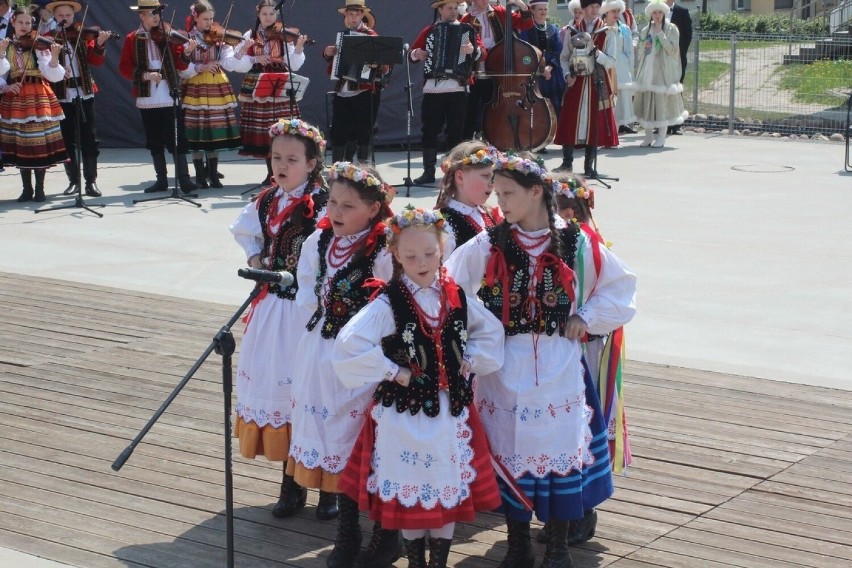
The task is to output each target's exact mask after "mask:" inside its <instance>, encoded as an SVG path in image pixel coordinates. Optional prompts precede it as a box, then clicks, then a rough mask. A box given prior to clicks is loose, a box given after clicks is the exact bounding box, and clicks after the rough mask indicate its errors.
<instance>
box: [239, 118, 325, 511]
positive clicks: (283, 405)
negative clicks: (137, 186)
mask: <svg viewBox="0 0 852 568" xmlns="http://www.w3.org/2000/svg"><path fill="white" fill-rule="evenodd" d="M269 136H270V139H271V140H272V143H271V147H272V165H273V169H274V171H275V175H274V176H273V178H272V181H273V185H272V187H270V188H268V189H266V190H264V191H263V192H262V193H261V194H260V195H259V196H258V198H257V200H256V201H254V202H253V203H250V204H249V205H247V206H246V207H245V208H244V209H243V211H242V213H240V216H239V217H238V218H237V220H236V221H235V222H234V224H233V225H231V233H232V234H233V235H234V238H235V239H236V240H237V243H239V245H240V246H241V247H242V248H243V250H244V251H245V253H246V258H247V259H248V265H249V266H250V267H252V268H263V269H266V270H289V271H290V272H292V273H293V274H294V275H298V272H297V266H298V262H299V254H300V251H301V248H302V243H303V242H304V241H305V240H306V239H307V238H308V236H309V235H310V234H311V233H313V232H314V229H315V228H316V224H317V220H318V219H319V212H320V210H321V209H322V208H323V207H325V203H326V201H327V199H328V193H327V192H326V191H325V189H324V188H323V186H322V168H323V164H322V156H323V152H324V151H325V141H324V140H323V139H322V135H321V134H320V131H319V130H317V129H316V128H315V127H313V126H311V125H310V124H307V123H306V122H303V121H301V120H298V119H287V120H285V119H282V120H279V121H278V122H277V123H275V124H273V125H272V127H271V128H270V129H269ZM264 288H265V289H264V290H263V291H262V292H261V294H260V295H259V296H258V298H259V299H258V300H257V301H256V303H255V304H254V305H252V308H251V312H250V314H249V317H248V324H247V329H246V333H245V336H244V337H243V342H242V348H241V351H240V360H239V364H238V368H237V407H236V414H237V421H236V427H235V430H236V436H237V437H239V439H240V453H241V454H242V455H243V456H244V457H246V458H250V459H253V458H254V457H255V456H257V455H258V454H259V455H265V456H266V458H267V459H269V460H272V461H280V462H284V466H285V467H286V462H287V456H288V455H289V451H290V439H291V435H292V432H291V426H290V424H291V406H290V398H291V393H290V390H291V386H292V383H293V376H294V375H293V365H294V364H295V359H296V355H295V354H296V353H297V351H296V347H297V346H298V343H299V340H300V339H301V337H302V331H301V330H303V329H304V325H305V324H306V323H307V321H308V318H309V317H310V313H308V312H307V311H306V310H305V309H304V308H301V307H299V306H298V305H297V303H296V301H295V299H296V293H297V291H298V284H294V285H293V286H290V287H285V288H282V287H280V286H278V285H277V284H266V285H264ZM306 497H307V491H306V490H305V489H304V488H302V487H300V486H299V485H297V484H296V482H295V481H294V480H293V477H292V476H288V475H286V473H285V474H284V480H283V482H282V483H281V494H280V497H279V499H278V503H277V504H276V505H275V507H274V508H273V509H272V514H273V515H274V516H276V517H287V516H289V515H292V514H293V513H294V512H296V510H298V509H299V508H300V507H303V506H304V505H305V500H306ZM318 511H319V510H318Z"/></svg>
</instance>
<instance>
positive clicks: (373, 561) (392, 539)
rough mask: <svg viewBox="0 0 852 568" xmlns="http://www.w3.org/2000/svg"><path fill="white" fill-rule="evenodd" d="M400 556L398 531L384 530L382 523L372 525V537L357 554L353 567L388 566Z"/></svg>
mask: <svg viewBox="0 0 852 568" xmlns="http://www.w3.org/2000/svg"><path fill="white" fill-rule="evenodd" d="M400 556H402V543H401V542H400V538H399V531H396V530H386V529H383V528H382V525H380V524H379V523H375V524H374V525H373V537H372V538H371V539H370V544H368V545H367V548H366V550H364V552H362V553H361V554H359V555H358V559H357V560H356V561H355V568H388V567H389V566H390V565H391V564H393V563H394V562H396V560H397V558H399V557H400Z"/></svg>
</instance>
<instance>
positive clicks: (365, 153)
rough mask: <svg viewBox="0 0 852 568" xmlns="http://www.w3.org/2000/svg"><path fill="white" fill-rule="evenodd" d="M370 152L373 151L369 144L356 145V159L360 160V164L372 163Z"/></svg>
mask: <svg viewBox="0 0 852 568" xmlns="http://www.w3.org/2000/svg"><path fill="white" fill-rule="evenodd" d="M372 153H373V147H372V146H370V145H369V144H365V145H363V146H361V145H360V144H359V145H358V153H357V154H356V155H357V156H358V161H359V162H361V163H362V164H370V163H372V161H371V158H372Z"/></svg>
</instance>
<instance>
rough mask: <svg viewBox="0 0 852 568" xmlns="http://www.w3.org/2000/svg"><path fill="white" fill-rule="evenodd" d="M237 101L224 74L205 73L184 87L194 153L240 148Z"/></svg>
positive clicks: (185, 107)
mask: <svg viewBox="0 0 852 568" xmlns="http://www.w3.org/2000/svg"><path fill="white" fill-rule="evenodd" d="M236 108H237V98H236V97H235V96H234V91H233V89H231V83H230V82H229V81H228V79H227V77H225V74H224V73H222V72H219V73H216V74H213V73H201V74H199V75H196V76H195V77H193V78H192V79H190V80H189V81H187V82H186V83H184V86H183V111H184V124H185V126H186V138H187V140H188V141H189V149H190V150H193V151H215V150H227V149H231V148H238V147H239V146H240V131H239V125H238V124H237V114H236V111H235V109H236Z"/></svg>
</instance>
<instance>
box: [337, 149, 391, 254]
mask: <svg viewBox="0 0 852 568" xmlns="http://www.w3.org/2000/svg"><path fill="white" fill-rule="evenodd" d="M338 163H340V162H338ZM335 165H336V164H335ZM352 166H353V167H354V168H357V169H359V170H363V171H365V172H367V173H368V174H369V175H370V176H373V177H374V178H376V179H377V180H379V182H380V183H381V185H380V186H376V185H372V184H369V183H367V180H366V179H365V180H362V181H355V180H352V179H349V178H346V177H340V176H339V177H336V178H332V179H331V185H334V184H338V183H339V184H345V185H346V186H348V187H350V188H352V189H354V190H355V191H356V192H357V193H358V197H359V198H360V199H361V201H363V202H364V203H366V204H367V205H368V206H371V205H373V204H374V203H380V204H381V206H380V207H379V211H378V213H376V215H375V216H374V217H373V218H372V219H370V226H369V228H370V230H371V231H372V230H373V229H375V227H376V225H378V224H379V223H381V222H382V221H384V220H385V219H387V218H388V217H391V216H393V212H392V211H391V209H390V205H389V204H388V202H389V199H390V197H389V195H388V191H387V188H388V185H387V184H386V183H385V182H384V181H383V180H382V178H381V176H380V175H379V172H378V170H376V168H375V167H373V166H372V165H371V164H363V163H353V164H352ZM332 169H334V166H332ZM366 254H367V243H366V240H365V242H364V243H363V244H362V245H361V247H360V248H359V249H358V250H357V251H355V253H354V254H353V255H352V262H353V263H354V262H357V261H358V260H360V259H362V258H363V257H364V256H365V255H366Z"/></svg>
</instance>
